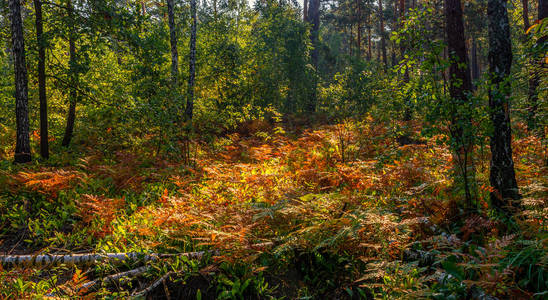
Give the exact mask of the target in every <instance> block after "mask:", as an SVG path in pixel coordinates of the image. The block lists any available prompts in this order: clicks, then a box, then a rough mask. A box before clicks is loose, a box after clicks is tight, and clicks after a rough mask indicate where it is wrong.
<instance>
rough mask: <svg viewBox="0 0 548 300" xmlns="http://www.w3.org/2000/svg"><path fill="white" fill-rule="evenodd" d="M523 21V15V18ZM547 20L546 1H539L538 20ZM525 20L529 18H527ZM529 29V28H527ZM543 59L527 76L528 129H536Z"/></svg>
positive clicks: (547, 6) (537, 62)
mask: <svg viewBox="0 0 548 300" xmlns="http://www.w3.org/2000/svg"><path fill="white" fill-rule="evenodd" d="M523 1H524V12H525V7H526V5H525V4H526V3H525V1H526V0H523ZM523 18H524V20H525V13H524V16H523ZM544 18H548V0H539V2H538V20H542V19H544ZM527 19H529V17H528V16H527ZM527 28H529V27H527ZM546 39H547V37H546V36H543V37H541V38H539V39H538V40H537V46H539V47H541V46H542V45H544V44H545V43H546ZM544 65H545V63H544V59H543V58H540V59H537V60H536V61H535V62H533V70H532V71H531V72H530V74H529V93H528V100H529V113H528V115H527V124H528V127H529V128H530V129H536V127H537V122H536V118H537V110H538V91H537V89H538V87H539V85H540V78H541V69H542V68H544Z"/></svg>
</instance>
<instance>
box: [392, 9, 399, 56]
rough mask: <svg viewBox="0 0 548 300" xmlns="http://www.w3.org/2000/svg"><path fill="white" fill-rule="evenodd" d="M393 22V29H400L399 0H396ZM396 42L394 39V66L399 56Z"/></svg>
mask: <svg viewBox="0 0 548 300" xmlns="http://www.w3.org/2000/svg"><path fill="white" fill-rule="evenodd" d="M392 22H393V31H394V32H396V31H398V1H397V0H394V18H393V20H392ZM396 48H397V45H396V42H395V41H392V66H395V65H396V64H397V57H396V51H397V50H396Z"/></svg>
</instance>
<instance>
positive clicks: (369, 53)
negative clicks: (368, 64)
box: [367, 14, 373, 61]
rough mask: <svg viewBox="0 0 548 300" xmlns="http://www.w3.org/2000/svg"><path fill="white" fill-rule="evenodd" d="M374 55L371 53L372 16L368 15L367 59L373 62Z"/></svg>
mask: <svg viewBox="0 0 548 300" xmlns="http://www.w3.org/2000/svg"><path fill="white" fill-rule="evenodd" d="M372 57H373V54H372V52H371V15H370V14H368V15H367V59H368V60H369V61H371V58H372Z"/></svg>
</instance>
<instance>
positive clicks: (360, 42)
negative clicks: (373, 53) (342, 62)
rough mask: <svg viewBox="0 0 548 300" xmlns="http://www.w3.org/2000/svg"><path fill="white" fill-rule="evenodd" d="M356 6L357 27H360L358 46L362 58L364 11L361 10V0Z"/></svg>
mask: <svg viewBox="0 0 548 300" xmlns="http://www.w3.org/2000/svg"><path fill="white" fill-rule="evenodd" d="M356 5H357V6H358V22H357V24H356V25H357V27H358V32H357V34H358V41H357V44H358V57H362V29H361V24H362V9H361V4H360V1H359V0H356Z"/></svg>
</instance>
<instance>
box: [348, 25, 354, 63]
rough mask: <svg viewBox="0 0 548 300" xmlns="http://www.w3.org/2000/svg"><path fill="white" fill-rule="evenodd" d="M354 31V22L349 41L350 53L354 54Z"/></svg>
mask: <svg viewBox="0 0 548 300" xmlns="http://www.w3.org/2000/svg"><path fill="white" fill-rule="evenodd" d="M353 33H354V31H353V30H352V23H350V42H349V43H348V54H349V55H350V56H352V48H353V47H354V35H353Z"/></svg>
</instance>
